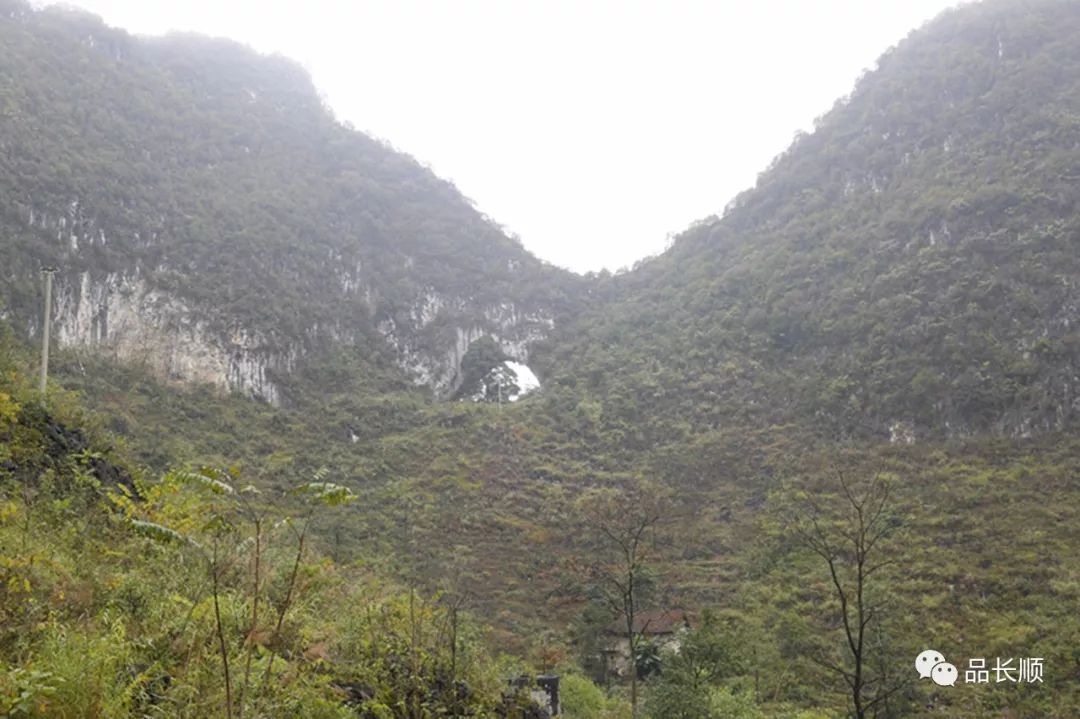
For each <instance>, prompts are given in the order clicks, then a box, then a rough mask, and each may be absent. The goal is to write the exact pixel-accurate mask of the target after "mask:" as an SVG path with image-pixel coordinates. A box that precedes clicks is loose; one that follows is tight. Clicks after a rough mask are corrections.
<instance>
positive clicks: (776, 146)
mask: <svg viewBox="0 0 1080 719" xmlns="http://www.w3.org/2000/svg"><path fill="white" fill-rule="evenodd" d="M64 4H68V5H77V6H80V7H84V8H86V9H88V10H90V11H92V12H94V13H96V14H98V15H100V16H102V17H103V18H104V19H105V21H106V22H107V23H108V24H110V25H115V26H119V27H123V28H126V29H127V30H129V31H132V32H135V33H139V34H161V33H164V32H168V31H169V30H185V31H196V32H201V33H205V34H209V35H216V36H224V37H229V38H233V39H235V40H238V41H240V42H243V43H245V44H247V45H250V46H252V47H253V48H255V49H256V50H259V51H261V52H266V53H281V54H283V55H286V56H288V57H291V58H293V59H294V60H297V61H299V62H300V63H301V64H302V65H304V66H305V67H306V68H307V69H308V70H309V72H310V73H311V75H312V78H313V80H314V82H315V84H316V85H317V86H318V88H319V90H320V91H321V92H322V93H323V95H324V96H325V97H326V98H327V100H328V101H329V103H330V105H331V106H332V107H333V108H334V110H335V112H336V113H337V114H338V117H339V119H341V120H348V121H350V122H351V123H352V124H353V125H354V126H356V127H357V128H358V129H361V130H364V131H366V132H368V133H370V134H372V135H375V136H377V137H379V138H382V139H384V140H386V141H388V142H390V143H391V144H392V145H393V146H394V147H396V148H398V149H400V150H403V151H405V152H408V153H409V154H411V155H412V156H414V157H415V158H417V159H418V160H419V161H421V162H423V163H424V164H426V165H428V166H430V167H431V168H432V169H433V170H434V171H435V172H436V173H438V174H439V175H440V176H442V177H445V178H447V179H450V180H452V181H453V182H454V183H455V184H456V185H457V186H458V188H459V189H460V190H461V191H462V192H463V193H464V194H465V195H466V196H467V197H469V198H470V199H472V200H473V201H474V202H475V203H476V205H477V207H478V208H479V209H480V210H481V211H482V212H484V213H485V214H487V215H488V216H490V217H492V218H493V219H494V220H495V221H497V222H498V223H500V224H502V225H503V226H504V227H505V228H506V229H507V231H509V232H512V233H516V234H517V235H519V236H520V237H521V239H522V241H523V242H524V244H525V246H526V247H527V248H529V249H530V250H531V251H532V252H533V253H535V254H536V255H538V256H540V257H542V258H543V259H546V260H549V261H551V262H553V263H555V264H557V265H561V266H563V267H568V268H570V269H573V270H577V271H587V270H596V269H600V268H602V267H607V268H609V269H612V270H614V269H617V268H619V267H622V266H626V265H629V264H632V263H633V262H634V261H636V260H638V259H640V258H642V257H644V256H646V255H650V254H656V253H658V252H660V251H661V250H663V248H664V246H665V244H666V241H667V237H668V236H669V235H670V234H672V233H677V232H680V231H682V230H683V229H685V228H686V227H687V226H688V225H689V224H690V223H691V222H693V221H694V220H697V219H700V218H703V217H706V216H708V215H710V214H714V213H718V212H719V211H721V209H722V208H723V206H724V205H725V204H727V202H728V201H729V200H730V199H731V198H732V197H734V196H735V195H736V194H737V193H738V192H740V191H741V190H743V189H746V188H747V187H750V186H751V185H753V183H754V181H755V178H756V176H757V173H758V172H760V171H761V170H762V169H764V167H765V166H766V165H767V164H768V163H769V161H770V160H771V159H772V158H773V157H774V156H775V155H776V154H778V153H779V152H781V151H783V150H784V149H785V148H786V147H787V146H788V144H789V143H790V142H791V139H792V137H793V136H794V134H795V132H796V131H798V130H809V129H811V128H812V125H813V120H814V118H815V117H817V116H819V115H821V114H823V113H824V112H825V111H827V110H828V109H829V108H830V107H832V105H833V102H834V101H835V100H836V99H837V98H838V97H840V96H842V95H845V94H847V93H848V92H850V90H851V89H852V87H853V86H854V82H855V79H856V78H857V77H858V76H859V74H860V73H861V72H862V70H863V69H865V68H869V67H871V66H872V65H873V64H874V61H875V60H876V59H877V57H878V56H879V55H881V53H882V52H884V51H885V49H886V48H888V47H889V46H891V45H894V44H896V43H897V42H898V41H899V40H901V39H902V38H903V37H904V36H906V35H907V34H908V33H909V32H910V31H911V30H913V29H914V28H916V27H918V26H920V25H922V24H923V23H924V22H925V21H927V20H929V19H931V18H933V17H934V16H935V15H937V14H938V13H939V12H941V11H942V10H943V9H945V8H947V7H949V6H952V5H955V4H957V0H740V1H737V2H736V1H733V0H704V1H701V2H691V1H689V0H653V1H650V2H640V1H637V0H529V1H528V2H526V1H525V0H452V1H451V0H443V1H436V0H378V1H376V0H303V1H300V0H66V2H65V3H64Z"/></svg>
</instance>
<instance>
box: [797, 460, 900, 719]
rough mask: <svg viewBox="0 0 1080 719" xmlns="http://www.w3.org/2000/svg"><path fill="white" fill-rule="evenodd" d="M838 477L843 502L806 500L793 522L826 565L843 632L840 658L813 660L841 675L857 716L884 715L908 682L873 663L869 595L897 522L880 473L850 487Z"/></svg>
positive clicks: (876, 623)
mask: <svg viewBox="0 0 1080 719" xmlns="http://www.w3.org/2000/svg"><path fill="white" fill-rule="evenodd" d="M836 477H837V480H838V482H839V485H840V493H841V498H842V502H841V506H840V507H839V508H834V509H833V511H825V510H824V509H823V508H822V507H821V506H820V505H819V504H818V503H817V502H815V501H814V500H808V501H807V505H808V506H807V508H806V509H805V510H803V511H801V512H800V513H799V514H798V515H797V516H796V517H794V518H793V519H794V521H793V522H792V527H793V529H794V532H795V534H796V536H797V537H798V539H799V541H800V542H801V543H802V544H803V545H804V546H805V547H807V548H808V549H810V550H811V551H812V552H813V553H814V554H816V555H817V556H819V557H820V558H821V559H822V560H823V561H824V563H825V565H826V567H828V571H829V579H830V583H831V588H832V594H833V596H834V597H835V598H836V600H837V602H838V604H839V614H840V616H839V619H840V624H841V626H842V628H843V633H844V645H845V651H844V652H843V654H844V655H845V660H844V661H840V662H837V661H832V660H830V659H828V658H826V657H817V658H815V661H817V662H818V663H819V664H821V665H822V666H824V667H826V668H828V669H829V670H831V671H833V672H835V673H836V674H838V675H839V676H840V677H842V678H843V681H844V683H845V685H846V687H847V692H848V694H849V697H850V699H851V703H852V708H853V710H854V716H855V717H856V719H865V718H866V717H867V716H875V717H877V716H885V715H887V712H886V713H885V714H883V713H882V711H883V710H884V709H886V708H887V707H888V700H889V697H890V696H892V695H893V694H895V693H896V692H898V691H899V690H900V689H902V688H903V687H904V686H905V685H906V684H907V683H908V682H907V681H906V680H896V679H895V678H894V677H890V676H889V675H888V674H887V673H886V672H883V671H882V669H881V668H882V667H883V666H887V664H883V663H878V662H872V661H871V633H872V632H873V633H874V635H875V636H877V637H880V632H881V630H882V627H881V625H880V621H881V618H882V617H881V616H880V606H879V605H877V604H875V603H874V602H873V601H872V600H871V597H870V595H871V589H872V586H873V584H874V581H875V580H876V578H877V576H878V573H879V572H880V571H881V570H882V569H884V568H885V567H887V566H889V565H891V564H894V563H895V562H896V554H895V552H892V551H890V550H891V547H890V546H889V544H890V543H889V542H888V540H889V539H890V537H891V536H892V535H893V534H894V532H895V530H896V529H897V527H898V522H896V521H895V519H894V517H893V516H892V515H891V514H890V512H889V508H890V489H889V484H888V482H886V481H885V480H884V479H883V478H882V477H881V476H880V475H875V476H874V477H873V478H872V479H871V480H870V481H869V482H865V483H863V484H862V486H855V485H853V483H852V482H851V481H850V480H849V479H848V478H847V477H845V476H844V473H843V472H842V471H840V470H836ZM878 644H880V641H879V642H878Z"/></svg>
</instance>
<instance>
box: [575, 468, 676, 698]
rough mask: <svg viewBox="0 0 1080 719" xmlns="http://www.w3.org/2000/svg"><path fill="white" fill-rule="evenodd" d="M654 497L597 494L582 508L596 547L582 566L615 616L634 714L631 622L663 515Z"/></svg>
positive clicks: (640, 492) (637, 639)
mask: <svg viewBox="0 0 1080 719" xmlns="http://www.w3.org/2000/svg"><path fill="white" fill-rule="evenodd" d="M662 505H663V502H662V499H661V496H660V495H659V493H658V492H657V491H655V490H653V489H651V488H647V487H640V486H638V487H633V488H631V489H629V490H627V491H624V492H619V493H611V494H602V495H599V496H597V497H595V498H593V500H592V501H591V502H589V503H588V504H587V506H586V509H585V520H586V521H587V522H588V526H589V527H590V528H591V530H592V532H593V534H594V537H595V539H596V540H597V542H598V543H599V545H600V546H601V551H600V553H599V554H598V555H597V556H596V557H595V560H594V561H593V562H592V563H590V564H589V565H588V567H587V569H588V573H589V577H590V579H591V581H592V584H593V590H594V592H595V593H596V594H597V596H598V597H599V598H600V600H601V601H602V602H603V603H604V604H606V605H607V607H608V608H609V609H611V610H612V612H614V613H615V614H616V615H617V616H618V617H619V621H620V625H621V626H622V627H623V628H624V632H625V634H624V636H625V639H626V641H627V645H628V647H629V651H630V704H631V707H632V709H633V713H634V716H636V715H637V703H638V673H637V664H636V660H637V655H638V650H639V648H640V645H641V642H642V638H643V637H642V632H641V628H640V627H637V626H636V624H637V619H638V616H639V614H640V610H641V600H642V596H641V595H642V590H643V589H644V586H645V576H646V574H647V572H648V570H649V563H650V562H651V560H652V555H653V550H654V549H655V546H656V537H655V530H656V527H657V524H658V523H659V522H660V520H661V518H662V516H663V509H662Z"/></svg>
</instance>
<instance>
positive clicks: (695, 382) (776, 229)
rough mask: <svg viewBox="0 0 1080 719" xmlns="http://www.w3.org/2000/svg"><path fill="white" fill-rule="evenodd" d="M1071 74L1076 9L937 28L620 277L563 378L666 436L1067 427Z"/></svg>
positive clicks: (1072, 262)
mask: <svg viewBox="0 0 1080 719" xmlns="http://www.w3.org/2000/svg"><path fill="white" fill-rule="evenodd" d="M1078 70H1080V12H1078V11H1077V7H1076V5H1075V4H1073V3H1066V2H1037V3H1015V2H988V3H983V4H979V5H977V6H973V7H963V8H960V9H957V10H953V11H950V12H947V13H945V14H944V15H943V16H942V17H940V18H939V19H938V20H936V21H935V22H934V23H933V24H931V25H930V26H928V27H927V28H925V29H924V30H922V31H920V32H919V33H918V34H917V35H915V36H913V37H912V38H911V39H909V40H908V41H905V42H903V43H901V44H900V45H899V46H898V47H896V48H894V49H893V50H890V51H889V52H888V53H886V54H885V55H884V56H882V57H881V59H880V60H879V61H878V66H877V68H876V69H875V70H873V71H872V72H869V73H868V74H867V75H866V76H864V77H863V78H862V80H861V81H860V82H859V84H858V86H857V87H856V88H855V90H854V92H853V93H852V94H851V95H850V96H849V97H846V98H843V99H842V100H840V101H838V102H837V104H836V106H835V107H834V108H833V109H832V110H831V111H830V112H828V113H827V114H825V115H824V116H822V117H821V118H820V119H819V120H818V121H817V123H816V128H815V130H814V132H813V133H811V134H808V135H803V136H800V137H798V138H796V141H795V142H794V143H793V145H792V146H791V147H790V149H789V150H788V151H787V152H785V153H784V154H783V155H781V156H780V157H778V158H776V160H775V161H774V162H773V164H772V165H771V166H770V167H769V168H768V169H767V170H766V171H765V172H763V173H762V174H761V176H760V177H759V179H758V183H757V186H756V187H755V188H753V189H751V190H748V191H746V192H744V193H742V194H741V195H740V196H739V197H737V198H736V199H735V200H734V201H733V202H731V204H730V205H729V206H728V208H727V210H726V211H725V213H724V216H723V217H719V218H715V217H714V218H709V219H706V220H703V221H701V222H698V223H696V224H695V226H694V227H693V228H691V229H690V230H688V231H687V232H685V233H684V234H683V235H682V236H681V237H679V238H678V240H677V241H676V242H675V243H674V246H673V248H672V249H671V251H669V252H667V253H665V254H664V255H663V256H661V257H659V258H657V259H655V260H653V261H651V262H648V263H646V264H645V265H644V266H643V267H641V269H640V270H638V271H636V272H633V273H630V274H629V275H627V276H624V277H620V278H617V280H616V281H615V282H614V283H613V285H614V286H613V287H612V288H610V290H609V292H610V293H611V294H612V297H613V299H612V300H611V301H610V302H609V303H608V304H605V305H603V306H601V307H599V308H597V309H595V311H594V312H592V313H591V315H588V316H587V317H586V319H584V320H583V321H582V322H581V324H580V325H574V326H571V327H568V328H567V332H566V336H567V337H568V338H573V339H571V340H570V341H568V342H567V343H565V344H562V345H560V347H561V350H562V351H561V353H557V357H558V358H559V359H560V360H561V361H560V362H558V363H557V364H558V366H560V367H563V368H565V369H566V374H567V376H570V377H574V378H576V379H577V381H578V385H577V386H578V387H579V388H582V385H581V383H582V382H584V388H585V389H587V390H588V391H589V392H595V393H596V394H598V395H602V396H608V397H610V396H611V395H620V396H622V397H623V399H622V400H621V404H620V408H619V409H617V410H616V411H615V412H614V414H615V415H616V416H619V417H624V416H626V413H627V411H633V407H632V405H635V404H636V406H637V407H638V409H639V410H640V411H641V412H642V413H643V414H645V415H647V417H643V418H642V419H643V420H644V421H648V422H657V421H660V422H666V423H667V424H669V425H670V424H671V423H672V422H674V421H685V422H689V423H690V424H691V425H692V426H693V427H700V426H702V425H706V426H722V425H724V424H729V423H731V422H732V421H740V420H742V419H746V420H749V421H751V422H754V423H756V424H763V423H764V424H767V423H777V422H790V421H804V420H805V421H809V422H812V423H814V424H815V425H817V426H818V427H819V428H820V429H821V430H822V431H823V432H825V433H826V435H828V436H834V437H844V436H851V435H857V436H862V437H878V438H888V437H889V436H890V434H891V435H892V436H894V437H899V436H911V435H913V436H915V437H918V438H932V437H942V436H958V435H970V434H972V433H975V432H981V431H990V432H998V433H1004V434H1009V435H1013V436H1027V435H1031V434H1036V433H1041V432H1048V431H1053V430H1056V429H1062V428H1066V427H1070V426H1075V424H1076V421H1077V419H1078V417H1080V384H1078V378H1080V329H1078V327H1077V324H1076V320H1077V317H1078V316H1080V279H1078V278H1080V244H1078V243H1080V211H1078V206H1077V203H1076V183H1077V180H1078V179H1080V122H1078V120H1077V109H1078V107H1080V83H1078V82H1077V80H1076V78H1077V77H1080V72H1078ZM574 358H586V359H585V361H584V362H575V361H574ZM554 364H556V363H553V365H554ZM628 388H632V389H631V390H628ZM706 398H708V399H706ZM658 410H659V411H658ZM658 415H659V417H658ZM736 418H738V419H736Z"/></svg>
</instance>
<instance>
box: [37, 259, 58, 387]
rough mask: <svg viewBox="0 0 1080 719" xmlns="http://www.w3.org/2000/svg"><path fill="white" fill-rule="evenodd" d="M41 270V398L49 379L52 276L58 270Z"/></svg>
mask: <svg viewBox="0 0 1080 719" xmlns="http://www.w3.org/2000/svg"><path fill="white" fill-rule="evenodd" d="M41 272H42V274H43V275H45V316H44V317H42V321H41V327H42V334H41V386H40V390H41V399H42V401H44V399H45V383H46V382H47V381H48V379H49V326H50V325H51V324H52V278H53V274H54V273H55V272H56V268H55V267H42V268H41Z"/></svg>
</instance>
